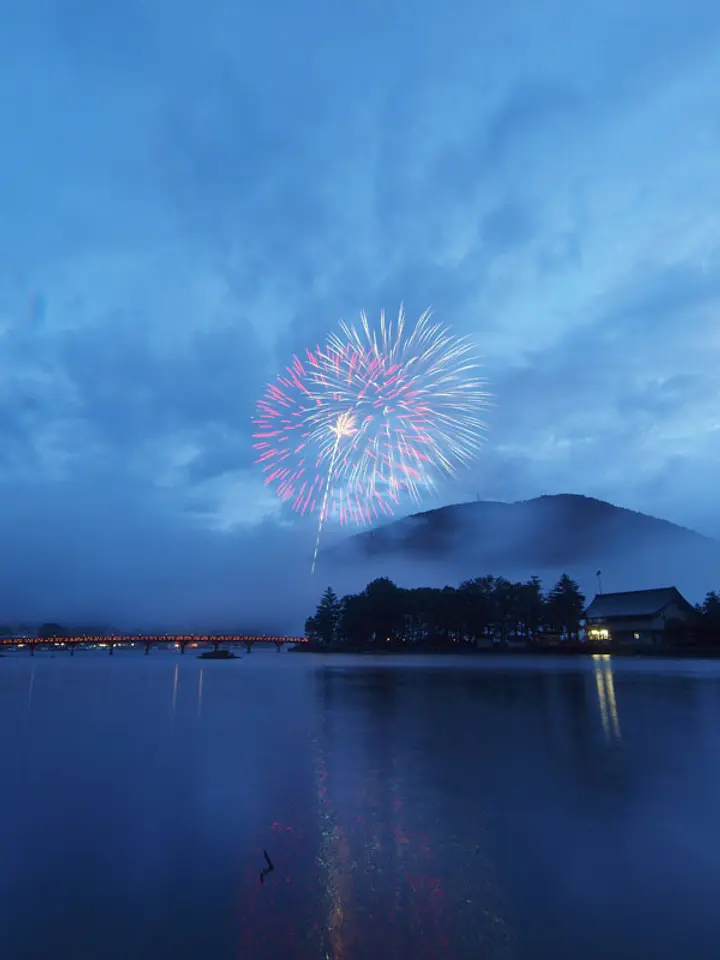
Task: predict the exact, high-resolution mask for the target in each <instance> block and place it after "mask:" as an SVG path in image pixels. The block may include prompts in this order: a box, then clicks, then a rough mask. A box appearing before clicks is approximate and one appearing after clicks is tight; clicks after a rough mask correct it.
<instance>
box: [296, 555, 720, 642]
mask: <svg viewBox="0 0 720 960" xmlns="http://www.w3.org/2000/svg"><path fill="white" fill-rule="evenodd" d="M585 606H586V598H585V596H584V595H583V593H582V591H581V590H580V587H579V586H578V584H577V583H576V582H575V581H574V580H573V579H571V578H570V577H569V576H568V575H567V574H563V575H562V576H561V577H560V579H559V580H558V581H557V583H556V584H555V586H554V587H552V589H550V590H549V591H547V592H544V591H543V585H542V581H541V580H540V579H539V578H538V577H531V578H530V579H529V580H525V581H524V582H512V581H510V580H506V579H505V578H504V577H493V576H489V575H488V576H485V577H477V578H475V579H474V580H466V581H465V582H464V583H461V584H460V586H459V587H442V588H441V589H438V588H434V587H417V588H413V589H405V588H403V587H398V586H397V585H396V584H394V583H393V582H392V580H389V579H387V578H386V577H381V578H379V579H377V580H373V581H372V582H371V583H369V584H368V585H367V586H366V587H365V589H364V590H363V591H362V592H361V593H357V594H349V595H348V596H345V597H341V598H339V597H338V596H337V594H336V593H335V591H334V590H333V589H332V587H328V588H327V590H326V591H325V593H324V594H323V595H322V598H321V600H320V603H319V604H318V606H317V609H316V610H315V613H314V614H313V616H311V617H308V619H307V620H306V622H305V634H306V636H307V638H308V639H309V640H310V641H311V643H312V644H314V645H317V646H321V647H345V648H358V647H367V646H374V645H380V644H382V645H384V646H387V645H391V646H398V645H401V644H414V645H415V646H418V647H425V648H426V649H431V648H432V649H453V650H457V649H458V648H462V647H463V646H466V647H468V648H472V647H474V646H476V645H477V644H478V643H483V642H494V643H499V644H507V643H509V642H511V641H512V640H518V641H524V642H530V643H537V644H542V643H547V642H551V641H553V640H558V639H563V640H567V641H569V642H571V643H572V642H577V641H578V640H579V631H580V621H581V620H582V619H583V616H584V612H585ZM695 612H696V617H695V619H694V621H691V622H690V623H689V624H688V623H685V624H676V625H675V629H671V627H672V624H671V625H669V628H668V630H667V631H666V634H667V635H666V637H665V643H666V644H667V645H668V646H670V647H673V646H687V645H695V646H699V647H705V648H707V647H720V593H719V592H716V591H714V590H712V591H710V592H709V593H707V594H706V595H705V598H704V599H703V601H702V603H698V604H696V605H695Z"/></svg>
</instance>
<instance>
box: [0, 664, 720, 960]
mask: <svg viewBox="0 0 720 960" xmlns="http://www.w3.org/2000/svg"><path fill="white" fill-rule="evenodd" d="M0 723H1V724H2V739H1V741H0V761H1V765H0V774H1V779H0V784H1V787H2V789H0V955H1V956H2V957H3V958H5V957H7V958H8V960H36V958H37V960H40V958H42V960H46V958H48V957H52V956H55V957H57V956H60V957H69V958H73V960H99V958H102V960H114V958H117V960H136V958H137V960H144V958H147V960H163V958H173V960H180V958H197V960H231V958H244V957H248V958H258V960H262V958H289V960H293V958H297V960H305V958H307V960H311V958H312V960H316V958H318V960H323V958H331V960H365V958H371V960H383V958H385V957H388V958H393V960H402V958H406V957H407V958H422V957H428V958H429V957H432V958H436V960H441V958H455V960H478V958H496V957H503V958H518V960H520V958H522V960H526V958H527V960H533V958H537V960H564V958H568V960H571V958H572V960H577V958H578V957H582V958H584V960H594V958H598V960H600V958H603V960H607V958H626V957H627V958H633V957H637V958H645V957H647V958H653V960H664V958H673V960H676V958H682V960H686V958H687V960H704V958H708V960H709V958H713V960H717V957H718V955H719V954H718V949H719V948H718V942H719V940H720V911H719V909H718V901H719V899H720V756H719V747H720V665H715V664H702V663H680V664H677V663H654V662H649V663H639V664H638V663H630V662H627V661H625V662H622V663H617V662H610V661H609V660H607V659H606V660H595V661H592V660H588V661H587V662H578V661H573V662H567V661H562V660H558V661H552V662H551V661H549V660H547V659H542V660H540V661H533V660H532V659H530V658H528V659H527V660H525V659H522V660H521V659H517V658H513V659H508V660H503V661H499V660H493V661H490V662H488V661H482V660H481V661H476V660H472V661H468V660H460V661H455V662H453V661H452V660H450V659H448V660H444V659H439V658H433V659H432V660H419V659H418V660H416V659H412V660H410V659H404V660H403V659H393V658H381V659H378V660H372V659H369V658H358V659H345V658H342V659H340V658H334V659H332V658H326V659H324V658H322V657H317V658H316V657H312V656H309V655H297V656H292V655H289V654H281V655H277V654H275V653H274V652H272V653H271V652H259V653H258V652H253V653H252V654H251V655H250V656H246V657H243V658H242V659H240V660H237V661H235V662H228V663H222V662H204V663H203V662H201V661H198V660H197V659H195V658H194V657H193V656H192V655H186V656H184V657H180V656H176V655H175V654H174V653H173V654H171V653H164V652H161V651H153V652H152V654H151V655H150V656H149V657H144V656H136V655H135V654H134V653H131V652H122V651H121V652H118V653H116V655H115V656H114V657H112V658H110V657H107V656H106V655H103V654H102V653H99V652H98V653H93V652H87V653H82V652H81V653H78V654H77V655H76V656H75V657H74V658H72V659H70V657H69V656H67V655H65V656H63V655H61V654H58V655H57V656H51V655H38V656H36V657H34V658H30V657H29V656H27V655H21V654H17V655H14V656H9V657H6V658H4V659H1V660H0ZM263 848H266V849H267V851H268V853H269V854H270V856H271V858H272V859H273V860H274V862H275V870H274V872H273V873H271V874H270V875H269V876H268V877H267V878H266V881H265V883H264V884H260V883H259V873H260V870H261V869H262V868H263V866H264V865H265V863H264V860H263Z"/></svg>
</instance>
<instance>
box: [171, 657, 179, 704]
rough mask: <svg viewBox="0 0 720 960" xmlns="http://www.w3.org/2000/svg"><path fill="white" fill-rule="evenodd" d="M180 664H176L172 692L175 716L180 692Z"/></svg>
mask: <svg viewBox="0 0 720 960" xmlns="http://www.w3.org/2000/svg"><path fill="white" fill-rule="evenodd" d="M178 669H179V668H178V664H177V663H176V664H175V674H174V676H173V692H172V712H173V716H175V706H176V704H177V692H178Z"/></svg>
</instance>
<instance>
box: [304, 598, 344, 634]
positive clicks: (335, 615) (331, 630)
mask: <svg viewBox="0 0 720 960" xmlns="http://www.w3.org/2000/svg"><path fill="white" fill-rule="evenodd" d="M341 616H342V602H341V601H340V600H338V598H337V595H336V593H335V591H334V590H333V588H332V587H328V588H327V590H326V591H325V593H324V594H323V595H322V598H321V600H320V603H319V604H318V606H317V609H316V611H315V616H313V617H308V619H307V620H306V622H305V632H306V634H307V636H308V639H309V640H312V641H313V642H314V643H319V644H322V645H323V646H326V647H327V646H330V645H331V644H333V643H335V642H336V640H337V637H338V628H339V626H340V618H341Z"/></svg>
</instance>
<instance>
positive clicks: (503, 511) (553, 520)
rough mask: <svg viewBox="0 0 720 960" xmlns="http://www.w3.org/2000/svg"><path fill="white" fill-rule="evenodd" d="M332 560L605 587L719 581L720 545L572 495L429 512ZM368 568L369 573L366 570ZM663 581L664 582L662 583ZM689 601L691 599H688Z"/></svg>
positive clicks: (449, 578) (341, 549) (382, 569)
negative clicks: (598, 578) (598, 580)
mask: <svg viewBox="0 0 720 960" xmlns="http://www.w3.org/2000/svg"><path fill="white" fill-rule="evenodd" d="M326 553H327V557H326V559H327V560H328V561H330V560H331V561H332V564H333V566H338V565H339V566H341V567H342V566H354V567H357V566H358V565H360V566H362V567H363V568H365V569H369V570H370V571H371V574H372V575H377V576H383V575H387V576H391V575H393V573H394V574H395V575H396V576H398V575H399V574H398V571H399V572H400V575H401V579H402V580H403V581H408V579H410V580H412V581H414V580H416V579H417V575H419V574H424V582H428V576H427V574H428V573H431V574H433V575H432V577H431V578H430V579H431V580H433V581H437V580H438V576H437V575H438V574H439V575H440V580H441V581H442V580H443V573H444V576H445V579H444V581H443V582H447V583H450V582H456V581H457V579H458V578H464V577H472V576H479V575H482V574H484V573H494V574H498V575H500V574H502V575H504V576H515V577H518V576H522V575H530V574H533V573H537V574H538V575H543V574H544V575H546V576H548V575H554V573H555V572H557V571H560V572H562V571H564V570H566V571H567V572H569V573H571V574H574V575H576V576H577V577H578V578H579V579H581V580H582V581H584V583H585V585H586V588H588V589H592V588H593V587H594V584H595V572H596V570H597V569H602V570H603V573H604V575H605V577H606V578H609V580H608V582H606V583H605V588H606V589H608V590H609V589H613V590H623V589H635V588H637V589H646V588H649V587H651V586H659V585H660V586H665V585H671V584H675V585H677V586H678V587H679V589H681V590H683V589H685V590H690V593H691V594H692V597H693V599H695V595H696V594H697V592H698V590H700V591H702V592H704V591H705V590H707V589H711V588H713V585H714V587H718V586H720V543H718V542H717V541H715V540H711V539H710V538H708V537H705V536H702V535H701V534H699V533H696V532H695V531H693V530H688V529H686V528H684V527H681V526H678V525H677V524H674V523H670V522H668V521H667V520H660V519H658V518H656V517H651V516H647V515H646V514H642V513H637V512H635V511H634V510H627V509H625V508H623V507H617V506H614V505H613V504H611V503H607V502H606V501H604V500H596V499H593V498H592V497H583V496H578V495H575V494H558V495H555V496H542V497H537V498H535V499H533V500H523V501H519V502H517V503H499V502H494V501H477V502H471V503H461V504H456V505H453V506H448V507H441V508H439V509H436V510H428V511H426V512H424V513H418V514H415V515H413V516H410V517H405V518H403V519H401V520H397V521H395V522H393V523H389V524H386V525H384V526H382V527H378V528H376V529H373V530H370V531H367V532H363V533H359V534H356V535H355V536H352V537H349V538H348V539H347V540H345V541H344V542H342V543H341V544H338V545H336V546H335V547H333V548H332V549H331V550H328V551H326ZM373 571H374V573H373ZM659 581H661V582H659ZM689 598H690V597H689Z"/></svg>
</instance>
